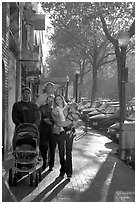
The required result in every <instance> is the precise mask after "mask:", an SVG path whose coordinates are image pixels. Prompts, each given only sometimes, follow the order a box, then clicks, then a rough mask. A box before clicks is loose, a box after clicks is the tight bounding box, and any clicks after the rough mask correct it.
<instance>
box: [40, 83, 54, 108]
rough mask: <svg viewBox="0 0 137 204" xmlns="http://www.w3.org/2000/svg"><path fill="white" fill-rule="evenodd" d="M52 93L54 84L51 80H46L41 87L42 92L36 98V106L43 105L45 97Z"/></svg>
mask: <svg viewBox="0 0 137 204" xmlns="http://www.w3.org/2000/svg"><path fill="white" fill-rule="evenodd" d="M52 94H54V84H53V83H52V82H48V83H47V84H46V85H45V87H44V88H43V93H42V94H40V95H39V97H38V98H37V100H36V104H37V105H38V107H40V106H41V105H45V101H46V98H47V97H48V96H49V95H52Z"/></svg>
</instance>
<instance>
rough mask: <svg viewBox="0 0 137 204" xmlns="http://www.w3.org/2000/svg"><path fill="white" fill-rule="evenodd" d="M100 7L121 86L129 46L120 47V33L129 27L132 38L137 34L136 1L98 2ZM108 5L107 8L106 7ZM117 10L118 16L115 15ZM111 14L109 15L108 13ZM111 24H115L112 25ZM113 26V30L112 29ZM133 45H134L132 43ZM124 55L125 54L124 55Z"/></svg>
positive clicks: (97, 4)
mask: <svg viewBox="0 0 137 204" xmlns="http://www.w3.org/2000/svg"><path fill="white" fill-rule="evenodd" d="M96 6H97V9H98V16H99V17H100V19H101V22H102V27H103V31H104V33H105V35H106V37H107V39H108V40H109V41H110V42H111V43H112V44H113V47H114V50H115V55H116V59H117V67H118V86H119V87H121V75H122V68H123V66H124V67H125V64H123V57H124V58H126V52H127V47H125V48H123V49H121V50H120V49H119V46H118V39H117V38H116V34H118V33H119V32H120V31H121V30H122V29H123V30H125V29H127V31H128V33H129V35H130V38H132V36H134V34H135V19H134V17H135V3H134V2H132V3H128V2H124V3H122V2H120V3H108V4H106V3H96ZM106 6H107V9H106ZM116 11H117V16H116V15H114V13H116ZM108 14H109V15H108ZM110 25H113V27H112V26H110ZM112 28H113V30H112ZM130 46H131V47H133V45H130ZM122 55H124V56H122ZM120 90H121V88H120V89H119V98H120V95H121V93H120V92H121V91H120Z"/></svg>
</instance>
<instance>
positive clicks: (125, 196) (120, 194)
mask: <svg viewBox="0 0 137 204" xmlns="http://www.w3.org/2000/svg"><path fill="white" fill-rule="evenodd" d="M132 197H133V198H132ZM133 200H135V193H134V192H131V191H127V192H124V191H116V193H115V195H114V202H117V201H120V202H132V201H133Z"/></svg>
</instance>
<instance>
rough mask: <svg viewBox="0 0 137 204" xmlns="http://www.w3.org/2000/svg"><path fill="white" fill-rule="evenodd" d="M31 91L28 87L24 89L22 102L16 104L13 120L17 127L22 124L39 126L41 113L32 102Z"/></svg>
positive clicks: (14, 105) (13, 109) (13, 110)
mask: <svg viewBox="0 0 137 204" xmlns="http://www.w3.org/2000/svg"><path fill="white" fill-rule="evenodd" d="M30 93H31V90H30V89H29V88H28V87H24V88H23V89H22V100H21V101H19V102H15V103H14V104H13V108H12V120H13V122H14V124H15V127H17V126H18V125H20V124H21V123H32V124H35V125H37V126H39V123H40V112H39V109H38V106H37V105H36V104H34V103H33V102H31V101H30Z"/></svg>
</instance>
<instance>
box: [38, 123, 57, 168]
mask: <svg viewBox="0 0 137 204" xmlns="http://www.w3.org/2000/svg"><path fill="white" fill-rule="evenodd" d="M39 131H40V152H41V156H42V159H43V162H44V163H46V162H47V157H48V150H49V161H48V163H49V166H50V167H51V168H52V167H53V166H54V160H55V147H56V142H55V138H54V135H53V134H52V127H50V126H47V125H46V124H40V127H39Z"/></svg>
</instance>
